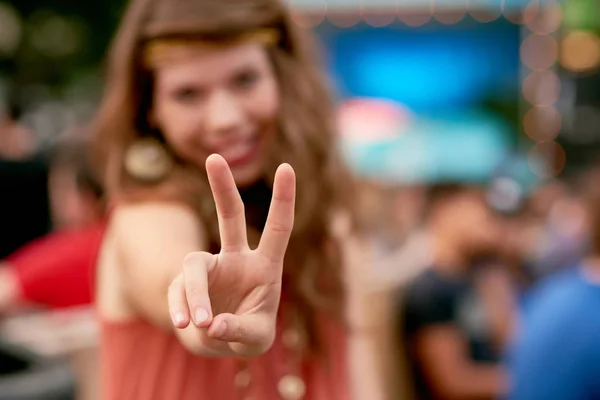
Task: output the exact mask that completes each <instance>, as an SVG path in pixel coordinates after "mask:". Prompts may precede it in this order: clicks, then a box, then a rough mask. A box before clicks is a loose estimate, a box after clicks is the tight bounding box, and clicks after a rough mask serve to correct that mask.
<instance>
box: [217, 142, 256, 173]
mask: <svg viewBox="0 0 600 400" xmlns="http://www.w3.org/2000/svg"><path fill="white" fill-rule="evenodd" d="M259 152H260V141H258V140H257V141H255V142H254V143H253V144H252V146H251V147H250V148H249V149H248V151H246V152H245V153H243V154H240V155H239V156H236V157H226V156H223V158H225V161H227V164H228V165H229V168H239V167H243V166H244V165H246V164H248V163H250V162H251V161H252V160H254V159H255V158H256V157H257V156H258V154H259Z"/></svg>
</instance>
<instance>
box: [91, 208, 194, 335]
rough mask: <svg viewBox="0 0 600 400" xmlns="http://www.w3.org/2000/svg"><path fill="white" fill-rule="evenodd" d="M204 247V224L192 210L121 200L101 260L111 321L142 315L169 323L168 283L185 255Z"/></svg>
mask: <svg viewBox="0 0 600 400" xmlns="http://www.w3.org/2000/svg"><path fill="white" fill-rule="evenodd" d="M204 248H205V246H204V234H203V230H202V227H201V225H200V223H199V220H198V217H197V216H196V214H195V213H194V212H193V210H191V209H190V208H188V207H186V206H184V205H181V204H176V203H166V202H165V203H159V202H155V203H150V202H146V203H139V204H120V205H119V206H118V207H117V208H115V209H114V211H113V213H112V215H111V220H110V226H109V231H108V234H107V238H106V243H105V252H104V254H103V256H104V257H103V262H102V263H101V264H102V266H103V267H104V268H101V270H100V290H99V291H100V293H101V294H102V293H105V294H106V295H105V296H104V299H105V301H104V304H103V303H102V302H100V303H101V304H100V305H101V309H103V311H104V314H105V315H108V316H111V317H113V319H114V318H121V317H122V316H130V315H138V316H139V315H143V316H144V317H145V318H148V319H150V320H152V321H154V322H155V323H156V324H157V325H160V326H164V327H169V326H170V319H169V316H168V313H167V307H166V298H167V296H166V293H167V289H168V286H169V284H170V283H171V281H172V279H173V278H174V277H175V276H177V274H178V273H179V272H180V271H181V264H182V262H183V259H184V258H185V256H186V255H187V254H189V253H191V252H195V251H199V250H204ZM115 299H117V300H118V303H117V300H115ZM113 303H114V304H113Z"/></svg>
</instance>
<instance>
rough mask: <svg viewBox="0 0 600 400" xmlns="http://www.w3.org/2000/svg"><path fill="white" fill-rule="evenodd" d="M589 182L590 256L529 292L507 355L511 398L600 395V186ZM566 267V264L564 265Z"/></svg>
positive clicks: (535, 399) (541, 399) (577, 399)
mask: <svg viewBox="0 0 600 400" xmlns="http://www.w3.org/2000/svg"><path fill="white" fill-rule="evenodd" d="M597 182H598V181H597V178H596V179H593V180H591V181H590V182H588V185H587V187H588V189H591V190H590V191H591V192H592V193H590V194H589V195H588V200H587V206H588V207H587V218H585V220H586V221H587V225H588V226H587V229H588V231H589V236H590V241H589V243H590V246H589V247H590V252H589V256H588V257H587V258H586V259H584V260H583V261H579V262H577V263H576V264H574V265H566V266H563V270H562V271H561V272H559V273H557V274H555V275H553V276H552V277H550V278H547V279H545V280H544V281H542V282H541V283H540V284H539V285H538V286H537V287H536V288H535V289H534V290H533V291H532V294H531V296H530V300H529V303H528V307H527V309H526V310H525V315H524V322H523V328H522V330H521V332H520V333H519V335H518V340H517V342H516V345H515V346H514V349H513V353H512V360H511V373H512V381H513V386H512V389H511V392H510V395H509V396H508V398H509V399H511V400H546V399H569V400H584V399H585V400H593V399H600V342H599V341H598V333H599V332H600V313H599V312H598V308H599V307H600V207H599V205H600V190H599V189H598V187H597ZM564 267H567V268H564Z"/></svg>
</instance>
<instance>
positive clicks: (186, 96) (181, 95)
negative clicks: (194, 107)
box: [171, 87, 203, 103]
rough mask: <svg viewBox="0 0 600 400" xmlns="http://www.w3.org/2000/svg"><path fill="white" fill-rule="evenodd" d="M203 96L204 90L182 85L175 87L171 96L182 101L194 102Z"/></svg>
mask: <svg viewBox="0 0 600 400" xmlns="http://www.w3.org/2000/svg"><path fill="white" fill-rule="evenodd" d="M202 96H203V93H202V91H201V90H198V89H197V88H194V87H181V88H178V89H175V90H174V91H173V92H172V94H171V97H172V98H173V99H174V100H175V101H177V102H180V103H194V102H196V101H198V100H200V99H201V98H202Z"/></svg>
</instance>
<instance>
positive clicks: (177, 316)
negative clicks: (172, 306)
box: [173, 312, 185, 325]
mask: <svg viewBox="0 0 600 400" xmlns="http://www.w3.org/2000/svg"><path fill="white" fill-rule="evenodd" d="M184 321H185V316H184V315H183V313H181V312H178V313H175V315H174V316H173V323H174V324H175V325H181V324H183V322H184Z"/></svg>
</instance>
